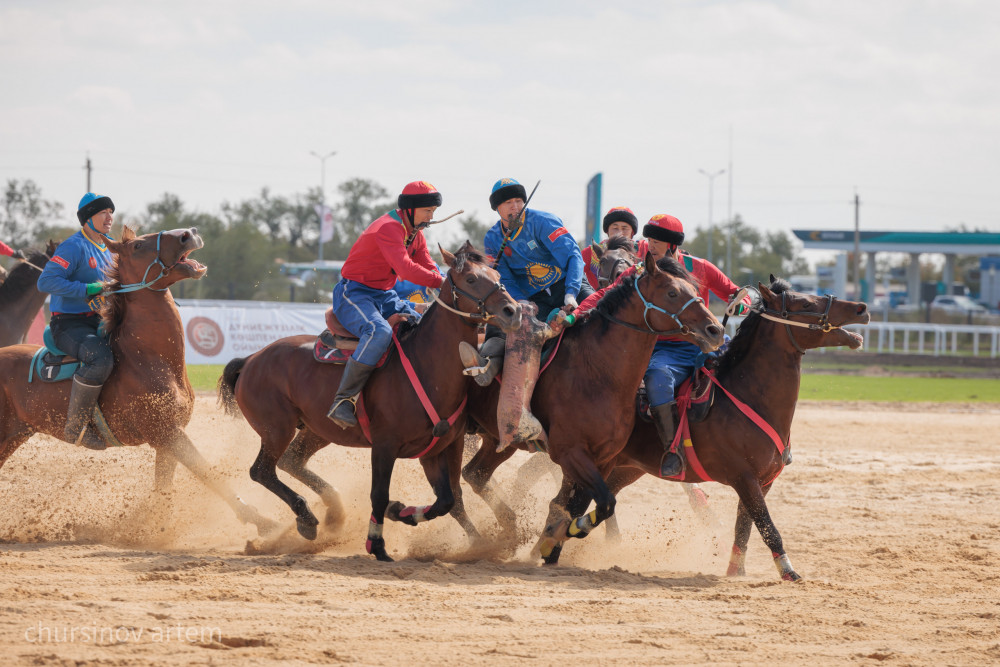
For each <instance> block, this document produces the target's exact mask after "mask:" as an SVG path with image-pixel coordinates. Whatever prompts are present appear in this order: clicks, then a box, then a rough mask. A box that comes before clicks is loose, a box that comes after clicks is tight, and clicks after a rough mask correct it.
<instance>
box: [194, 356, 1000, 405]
mask: <svg viewBox="0 0 1000 667" xmlns="http://www.w3.org/2000/svg"><path fill="white" fill-rule="evenodd" d="M222 369H223V366H222V365H221V364H219V365H208V366H188V377H189V378H190V379H191V385H192V386H193V387H194V389H195V391H212V392H214V391H215V385H216V383H217V382H218V381H219V377H220V376H221V375H222ZM799 399H801V400H815V401H876V402H878V401H892V402H897V401H902V402H931V403H1000V380H993V379H986V378H927V377H912V376H911V377H881V376H879V377H870V376H863V375H828V374H818V373H817V374H810V373H808V372H807V373H803V375H802V385H801V387H800V389H799Z"/></svg>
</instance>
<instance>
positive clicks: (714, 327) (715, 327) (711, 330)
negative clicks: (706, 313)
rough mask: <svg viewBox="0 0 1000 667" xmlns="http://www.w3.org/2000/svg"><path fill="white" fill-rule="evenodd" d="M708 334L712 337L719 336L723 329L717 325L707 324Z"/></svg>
mask: <svg viewBox="0 0 1000 667" xmlns="http://www.w3.org/2000/svg"><path fill="white" fill-rule="evenodd" d="M708 332H709V333H710V334H712V335H713V336H721V335H722V332H723V329H722V327H721V326H719V325H718V324H709V325H708Z"/></svg>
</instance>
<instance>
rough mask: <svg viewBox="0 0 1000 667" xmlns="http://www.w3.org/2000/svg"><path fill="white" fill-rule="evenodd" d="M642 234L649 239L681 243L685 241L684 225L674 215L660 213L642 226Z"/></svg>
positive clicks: (675, 243) (674, 243)
mask: <svg viewBox="0 0 1000 667" xmlns="http://www.w3.org/2000/svg"><path fill="white" fill-rule="evenodd" d="M642 235H643V236H645V237H646V238H647V239H655V240H657V241H663V242H664V243H669V244H670V245H680V244H682V243H684V225H682V224H681V221H680V220H678V219H677V218H675V217H674V216H672V215H666V214H664V213H660V214H658V215H654V216H653V217H652V218H650V219H649V222H647V223H646V225H645V227H643V228H642Z"/></svg>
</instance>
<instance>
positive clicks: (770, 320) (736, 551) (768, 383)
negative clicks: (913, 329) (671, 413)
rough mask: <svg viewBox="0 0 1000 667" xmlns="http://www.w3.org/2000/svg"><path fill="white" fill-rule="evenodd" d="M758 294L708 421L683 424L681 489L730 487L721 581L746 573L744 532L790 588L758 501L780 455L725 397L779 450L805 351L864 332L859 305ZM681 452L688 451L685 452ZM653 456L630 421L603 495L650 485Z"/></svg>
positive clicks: (653, 440)
mask: <svg viewBox="0 0 1000 667" xmlns="http://www.w3.org/2000/svg"><path fill="white" fill-rule="evenodd" d="M758 290H759V293H760V299H757V300H756V302H755V304H754V306H753V307H752V309H751V312H750V313H749V314H748V315H747V316H746V319H744V320H743V322H742V324H740V328H739V332H738V333H737V334H736V337H735V338H734V339H733V340H732V342H731V343H730V345H729V349H728V350H727V351H726V352H725V354H723V355H722V357H721V358H720V359H719V361H718V364H717V366H716V374H715V378H716V380H717V381H718V386H717V387H716V393H715V401H714V404H713V405H712V408H711V410H710V412H709V413H708V417H707V418H706V419H705V420H704V421H702V422H699V423H693V424H691V425H690V428H691V444H692V449H693V450H694V453H695V457H696V459H692V457H691V454H687V458H688V466H687V470H686V473H685V480H686V481H704V482H707V481H715V482H719V483H721V484H725V485H726V486H730V487H732V488H733V490H735V491H736V493H737V495H738V496H739V499H740V502H739V506H738V508H737V511H736V530H735V540H734V544H733V551H732V557H731V560H730V564H729V568H728V571H727V574H728V575H729V576H736V575H743V574H745V565H744V563H745V560H746V550H747V543H748V541H749V539H750V526H751V523H752V524H753V525H756V526H757V531H758V532H759V533H760V535H761V537H762V538H763V540H764V543H765V544H766V545H767V547H768V548H769V549H770V550H771V554H772V556H773V557H774V562H775V565H776V566H777V568H778V574H779V576H780V577H781V578H782V579H784V580H786V581H795V580H797V579H799V578H800V577H799V575H798V574H797V573H796V572H795V570H794V569H792V566H791V563H790V561H789V559H788V556H787V555H786V554H785V549H784V545H783V543H782V540H781V535H780V534H779V533H778V529H777V528H776V527H775V525H774V522H773V521H772V520H771V515H770V513H769V512H768V509H767V504H766V503H765V502H764V497H765V496H766V495H767V493H768V491H770V490H771V486H772V484H773V482H774V480H775V478H776V477H777V476H778V474H779V473H780V472H781V471H782V469H783V463H782V456H781V454H782V451H781V450H780V449H779V447H778V444H779V443H778V442H775V440H774V439H772V437H770V436H768V435H767V434H766V433H765V432H764V430H762V428H761V427H760V426H757V425H754V423H753V422H752V421H751V419H750V417H748V416H747V414H746V413H744V412H743V411H742V410H741V409H740V407H739V406H737V404H736V403H734V400H733V398H731V397H730V396H732V397H735V399H736V400H738V401H740V402H743V403H744V404H745V405H746V406H749V408H750V409H751V410H752V411H753V412H755V413H756V414H757V415H759V417H760V419H762V420H763V423H764V424H766V425H768V426H769V427H770V428H771V429H773V430H774V432H775V435H776V436H777V437H778V439H779V442H780V445H781V447H782V448H787V447H789V446H790V442H789V435H790V432H791V427H792V418H793V416H794V415H795V404H796V401H797V400H798V395H799V381H800V377H801V367H802V357H803V355H804V354H805V351H806V350H810V349H815V348H820V347H836V346H847V347H850V348H852V349H858V348H860V347H861V345H862V342H863V341H862V338H861V336H860V335H858V334H856V333H852V332H850V331H847V330H845V329H843V327H844V326H846V325H849V324H867V323H868V320H869V313H868V310H867V306H866V305H865V304H864V303H860V302H855V301H841V300H838V299H836V298H834V297H833V296H829V295H828V296H815V295H810V294H801V293H798V292H793V291H792V290H791V289H790V287H789V284H788V283H787V282H785V281H784V280H776V279H775V278H774V276H771V286H770V288H768V287H765V286H764V285H763V284H760V285H759V286H758ZM720 388H721V390H720ZM685 451H688V452H690V451H691V449H689V448H688V446H687V443H685ZM662 453H663V449H662V447H661V445H660V440H659V437H658V436H657V433H656V428H655V427H654V426H653V424H651V423H647V422H645V421H643V420H637V421H636V424H635V428H634V429H633V430H632V434H631V436H630V437H629V440H628V444H627V445H626V446H625V449H623V450H622V451H621V452H620V453H619V455H618V458H617V459H616V460H615V469H614V472H612V473H611V476H610V477H609V479H608V486H609V487H611V489H612V491H613V492H615V493H617V492H618V491H619V490H621V489H623V488H625V487H626V486H628V485H629V484H631V483H632V482H634V481H636V480H637V479H639V478H640V477H642V476H643V475H644V474H649V475H654V476H659V470H660V456H661V455H662ZM692 460H697V461H698V463H700V466H701V468H702V470H703V471H704V473H705V475H704V476H702V475H700V474H699V473H698V472H696V471H695V468H694V466H692V465H691V462H692ZM670 481H676V480H670ZM571 494H572V490H571V489H564V490H563V492H562V494H561V495H563V496H568V495H571ZM584 509H586V507H585V506H584V507H582V508H581V507H579V502H574V501H571V502H570V508H569V511H570V513H571V514H572V515H579V514H580V513H582V512H583V510H584ZM564 539H565V538H564ZM558 555H559V550H558V548H556V549H554V558H553V559H550V560H552V562H554V561H555V560H558Z"/></svg>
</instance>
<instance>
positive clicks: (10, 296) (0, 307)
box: [0, 241, 57, 347]
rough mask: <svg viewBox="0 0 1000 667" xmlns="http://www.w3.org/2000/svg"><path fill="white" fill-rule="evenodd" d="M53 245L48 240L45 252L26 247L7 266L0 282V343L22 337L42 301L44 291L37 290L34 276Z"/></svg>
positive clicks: (51, 251)
mask: <svg viewBox="0 0 1000 667" xmlns="http://www.w3.org/2000/svg"><path fill="white" fill-rule="evenodd" d="M56 247H57V245H56V243H55V242H54V241H49V242H48V245H47V246H46V248H45V252H42V251H39V250H30V251H28V258H27V259H26V260H25V261H23V262H19V263H18V264H17V265H16V266H15V267H14V268H13V269H11V271H10V273H9V274H8V275H7V279H6V280H4V282H3V283H2V284H0V347H6V346H7V345H17V344H18V343H20V342H23V341H24V337H25V335H27V333H28V329H29V328H30V327H31V323H32V322H33V321H34V319H35V316H36V315H38V311H39V310H41V308H42V304H44V303H45V297H46V294H45V293H44V292H39V291H38V276H39V275H40V274H41V270H42V268H43V267H44V266H45V265H46V264H47V263H48V261H49V258H50V257H52V254H53V253H54V252H55V251H56Z"/></svg>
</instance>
